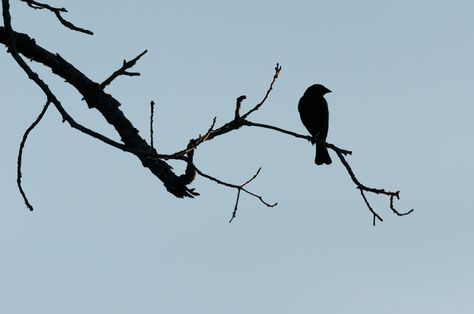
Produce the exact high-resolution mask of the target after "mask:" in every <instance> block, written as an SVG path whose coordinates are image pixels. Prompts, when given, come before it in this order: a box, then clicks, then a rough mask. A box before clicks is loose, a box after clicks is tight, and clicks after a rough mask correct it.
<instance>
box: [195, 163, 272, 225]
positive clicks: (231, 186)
mask: <svg viewBox="0 0 474 314" xmlns="http://www.w3.org/2000/svg"><path fill="white" fill-rule="evenodd" d="M194 169H195V170H196V172H197V173H198V174H199V175H200V176H202V177H204V178H206V179H209V180H211V181H214V182H216V183H217V184H220V185H223V186H226V187H229V188H233V189H236V190H237V197H236V200H235V205H234V210H233V212H232V217H231V218H230V220H229V223H230V222H232V220H234V218H235V217H236V216H237V209H238V206H239V199H240V194H241V191H243V192H245V193H247V194H249V195H251V196H253V197H255V198H257V199H258V200H259V201H260V202H261V203H262V204H264V205H265V206H267V207H275V206H277V205H278V203H274V204H270V203H267V202H266V201H265V200H264V199H263V197H262V196H260V195H258V194H255V193H253V192H250V191H249V190H247V189H245V186H246V185H247V184H249V183H250V182H252V181H253V180H254V179H255V178H256V177H257V176H258V175H259V173H260V170H261V168H258V170H257V172H256V173H255V174H254V175H253V176H252V177H251V178H250V179H249V180H247V181H246V182H245V183H243V184H241V185H237V184H232V183H228V182H224V181H222V180H220V179H217V178H216V177H213V176H211V175H208V174H206V173H204V172H202V171H201V170H199V169H198V168H196V166H194Z"/></svg>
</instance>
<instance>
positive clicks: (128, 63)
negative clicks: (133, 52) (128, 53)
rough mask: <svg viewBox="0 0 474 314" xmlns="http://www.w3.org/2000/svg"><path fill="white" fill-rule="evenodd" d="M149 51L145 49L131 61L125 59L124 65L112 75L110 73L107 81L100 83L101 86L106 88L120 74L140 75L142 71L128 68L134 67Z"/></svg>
mask: <svg viewBox="0 0 474 314" xmlns="http://www.w3.org/2000/svg"><path fill="white" fill-rule="evenodd" d="M147 52H148V50H145V51H143V52H142V53H140V54H139V55H138V56H136V57H135V58H133V59H132V60H130V61H127V60H123V64H122V67H121V68H120V69H118V70H117V71H115V72H114V73H112V75H110V76H109V77H108V78H107V79H106V80H105V81H103V82H102V83H101V84H100V88H101V89H104V88H105V87H107V85H109V84H110V83H112V81H113V80H115V79H116V78H117V77H119V76H120V75H126V76H140V73H138V72H127V70H128V69H130V68H131V67H133V66H134V65H135V64H136V63H137V61H138V60H140V58H141V57H142V56H143V55H144V54H145V53H147Z"/></svg>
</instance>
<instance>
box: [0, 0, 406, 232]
mask: <svg viewBox="0 0 474 314" xmlns="http://www.w3.org/2000/svg"><path fill="white" fill-rule="evenodd" d="M22 1H24V2H26V3H28V5H29V6H31V7H33V8H36V9H48V10H50V11H52V12H54V13H55V14H56V15H57V16H58V19H59V20H60V21H61V22H62V23H63V21H64V19H62V17H61V14H60V13H61V12H66V10H65V9H64V8H61V9H59V8H53V7H50V6H49V5H46V4H41V3H39V2H36V1H29V0H22ZM2 5H3V19H4V25H5V26H4V27H0V42H1V43H3V44H4V45H6V46H7V47H8V51H9V52H10V54H11V55H12V57H13V58H14V60H15V61H16V62H17V63H18V65H19V66H20V67H21V68H22V69H23V70H24V71H25V73H26V74H27V75H28V77H29V78H30V79H31V80H33V81H34V82H35V83H36V84H37V85H38V86H39V87H40V89H41V90H42V91H43V93H44V94H45V95H46V97H47V104H46V106H45V108H44V109H43V111H42V113H41V114H40V116H39V117H38V118H37V119H36V120H35V121H34V122H33V124H32V125H31V126H30V127H29V128H28V129H27V131H26V132H25V135H24V137H23V140H22V143H21V144H20V152H19V158H18V180H17V181H18V186H19V188H20V192H21V194H22V196H23V198H24V200H25V204H26V205H27V207H28V208H30V210H31V209H32V207H31V204H29V202H28V199H27V198H26V195H25V193H24V191H23V189H22V187H21V158H22V153H23V147H24V145H25V142H26V138H27V136H28V134H29V133H30V132H31V130H32V129H33V128H34V127H35V126H36V125H37V124H38V123H39V121H40V120H41V118H42V117H43V115H44V112H45V111H46V109H47V106H48V105H49V104H50V103H52V104H53V105H54V107H55V108H56V109H57V110H58V111H59V113H60V114H61V116H62V118H63V122H64V121H67V122H68V123H69V124H70V125H71V127H73V128H76V129H78V130H79V131H81V132H83V133H85V134H87V135H89V136H91V137H94V138H96V139H99V140H101V141H102V142H103V143H105V144H108V145H110V146H113V147H115V148H118V149H120V150H122V151H124V152H128V153H132V154H134V155H135V156H136V157H137V158H138V159H139V160H140V161H141V163H142V165H143V166H144V167H146V168H148V169H149V170H150V171H151V172H152V173H153V174H154V175H155V176H157V177H158V178H159V179H160V180H161V181H162V182H163V184H164V186H165V187H166V189H167V190H168V191H169V192H170V193H172V194H173V195H175V196H176V197H194V196H197V195H199V193H197V192H196V191H195V190H194V189H193V188H190V187H189V185H190V184H191V183H192V182H193V181H194V179H195V177H196V174H199V175H201V176H202V177H205V178H207V179H209V180H212V181H214V182H216V183H218V184H220V185H223V186H226V187H229V188H234V189H236V190H237V196H236V202H235V205H234V210H233V212H232V217H231V219H230V221H229V222H231V221H232V220H233V219H234V218H235V217H236V214H237V210H238V205H239V200H240V195H241V192H242V191H243V192H245V193H247V194H249V195H251V196H253V197H255V198H257V199H259V200H260V202H261V203H262V204H264V205H265V206H268V207H273V206H276V205H277V203H275V204H270V203H267V202H266V201H265V200H264V199H263V197H262V196H260V195H258V194H255V193H253V192H250V191H249V190H248V189H246V186H247V185H248V184H249V183H250V182H252V181H253V180H254V179H255V178H256V177H257V176H258V174H259V173H260V169H259V170H258V171H257V173H256V174H255V175H254V176H252V177H251V178H250V179H249V180H248V181H246V182H245V183H243V184H240V185H239V184H232V183H228V182H225V181H222V180H220V179H218V178H216V177H213V176H210V175H208V174H206V173H203V172H202V171H200V170H199V169H198V168H197V167H196V165H195V163H194V153H195V151H196V149H197V148H198V147H199V146H200V145H201V144H203V143H204V142H206V141H210V140H212V139H214V138H216V137H218V136H221V135H224V134H227V133H229V132H232V131H236V130H238V129H240V128H241V127H242V126H247V127H257V128H265V129H269V130H272V131H275V132H279V133H282V134H286V135H289V136H293V137H295V138H300V139H304V140H307V141H309V142H311V143H312V144H315V143H317V144H321V145H324V146H326V147H327V148H329V149H331V150H333V151H334V152H335V153H336V154H337V156H338V157H339V159H340V160H341V163H342V165H343V166H344V167H345V169H346V171H347V172H348V174H349V176H350V178H351V179H352V181H353V182H354V184H355V185H356V188H357V189H359V191H360V193H361V196H362V198H363V200H364V202H365V204H366V206H367V207H368V209H369V211H370V212H371V213H372V215H373V223H374V224H375V221H376V220H379V221H383V219H382V217H381V216H380V215H379V214H378V213H377V212H376V210H375V209H374V208H373V207H372V206H371V204H370V202H369V201H368V199H367V197H366V193H374V194H382V195H386V196H387V197H389V200H390V209H391V210H392V212H393V213H395V214H396V215H398V216H405V215H408V214H410V213H412V212H413V209H412V210H410V211H407V212H400V211H398V210H397V209H395V207H394V199H395V198H397V199H399V198H400V197H399V193H400V191H397V192H393V191H387V190H385V189H380V188H372V187H368V186H366V185H363V184H362V183H360V181H359V180H358V178H357V177H356V176H355V174H354V172H353V170H352V168H351V166H350V165H349V163H348V162H347V160H346V158H345V156H348V155H351V154H352V152H351V151H349V150H346V149H342V148H339V147H337V146H336V145H334V144H331V143H328V142H325V141H321V140H319V139H315V138H314V137H312V136H308V135H301V134H298V133H295V132H292V131H288V130H285V129H282V128H280V127H277V126H273V125H268V124H263V123H257V122H252V121H250V120H249V119H248V118H249V117H250V115H251V114H252V113H254V112H255V111H257V110H259V109H260V108H261V107H262V106H263V104H264V103H265V102H266V101H267V99H268V98H269V96H270V93H271V91H272V89H273V86H274V84H275V82H276V80H277V79H278V77H279V75H280V73H281V69H282V67H281V66H280V65H279V64H278V63H277V64H276V66H275V69H274V70H275V71H274V75H273V78H272V80H271V82H270V84H269V86H268V88H267V90H266V92H265V94H264V97H263V98H262V100H261V101H260V102H258V103H257V104H256V105H255V106H254V107H252V108H251V109H250V110H248V111H247V112H246V113H244V114H243V115H241V114H240V110H241V105H242V101H243V100H244V99H246V96H245V95H242V96H240V97H238V98H237V100H236V107H235V114H234V117H233V119H232V120H230V121H229V122H227V123H225V124H223V125H222V126H220V127H218V128H215V124H216V118H214V119H213V122H212V124H211V126H210V128H209V129H208V130H207V132H206V133H205V134H204V135H199V136H198V137H197V138H194V139H191V140H189V143H188V145H187V146H186V148H185V149H182V150H180V151H177V152H175V153H173V154H161V153H158V152H157V150H156V149H155V147H154V143H153V120H154V102H153V101H151V103H150V106H151V113H150V145H149V144H148V143H147V142H146V141H145V140H144V139H143V138H142V137H141V136H140V135H139V133H138V130H137V129H136V128H135V127H134V126H133V124H132V123H131V122H130V121H129V120H128V119H127V118H126V117H125V115H124V114H123V112H122V111H121V110H120V109H119V106H120V103H119V102H118V101H117V100H116V99H115V98H113V97H112V96H111V95H109V94H107V93H105V92H104V88H105V87H106V86H108V85H109V84H110V83H111V82H112V81H113V80H114V79H116V78H117V77H119V76H120V75H127V76H137V75H139V73H136V72H128V71H127V70H128V69H130V68H131V67H133V66H134V65H135V64H136V62H137V61H138V60H139V59H140V58H141V57H142V56H143V55H144V54H145V53H146V52H147V50H145V51H144V52H142V53H141V54H139V55H138V56H137V57H135V58H134V59H132V60H130V61H125V60H124V61H123V64H122V67H121V68H119V69H118V70H117V71H115V72H114V73H113V74H112V75H111V76H110V77H109V78H107V79H106V80H105V81H104V82H102V83H101V84H99V83H96V82H94V81H92V80H91V79H89V78H88V77H87V76H86V75H84V74H83V73H82V72H80V71H79V70H78V69H76V68H75V67H74V66H73V65H72V64H70V63H69V62H67V61H66V60H65V59H64V58H62V57H61V56H60V55H59V54H53V53H51V52H49V51H48V50H46V49H44V48H42V47H41V46H39V45H37V44H36V42H35V41H34V40H33V39H31V38H30V37H29V36H28V35H26V34H21V33H17V32H14V31H13V30H12V28H11V17H10V12H9V1H8V0H2ZM67 23H69V22H67ZM67 23H66V24H65V25H66V26H67V27H70V26H68V25H69V24H70V23H69V24H67ZM63 24H64V23H63ZM70 25H72V24H70ZM74 27H75V26H74ZM70 28H71V27H70ZM72 29H75V28H72ZM75 30H77V28H76V29H75ZM86 33H87V32H86ZM20 53H21V54H22V55H23V56H25V57H26V58H29V59H31V60H32V61H36V62H39V63H42V64H43V65H45V66H46V67H49V68H51V70H52V71H53V73H55V74H56V75H58V76H60V77H62V78H63V79H65V81H66V82H67V83H69V84H70V85H72V86H73V87H74V88H76V90H77V91H78V92H79V93H80V94H81V95H82V96H83V100H85V101H86V103H87V105H88V107H89V108H91V109H92V108H94V109H97V110H98V111H99V112H100V113H101V114H102V115H103V117H104V118H105V119H106V121H107V122H108V123H109V124H111V125H112V126H113V127H114V128H115V130H116V131H117V133H118V135H119V136H120V139H121V141H122V143H119V142H116V141H114V140H112V139H109V138H108V137H105V136H104V135H102V134H99V133H97V132H95V131H92V130H90V129H88V128H86V127H84V126H82V125H80V124H78V123H77V122H76V121H75V120H74V119H73V118H72V117H71V116H70V115H69V114H68V113H67V112H66V110H65V109H64V107H63V106H62V105H61V103H60V101H59V100H58V99H57V98H56V96H55V95H54V94H53V92H52V91H51V90H50V88H49V86H48V85H46V83H45V82H44V81H43V80H41V78H40V77H39V76H38V75H37V74H36V73H35V72H33V71H32V70H31V68H30V67H29V66H28V65H27V64H26V62H25V61H24V60H23V59H22V57H20V55H19V54H20ZM170 159H174V160H181V161H184V162H186V164H187V166H186V169H185V172H184V173H183V174H181V175H176V174H175V173H174V172H173V171H172V168H171V167H170V166H169V165H168V164H167V163H166V160H170Z"/></svg>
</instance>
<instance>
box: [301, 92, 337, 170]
mask: <svg viewBox="0 0 474 314" xmlns="http://www.w3.org/2000/svg"><path fill="white" fill-rule="evenodd" d="M330 92H331V91H330V90H329V89H327V88H326V87H324V86H323V85H321V84H314V85H311V86H310V87H308V89H307V90H306V92H304V95H303V97H301V98H300V101H299V103H298V111H299V112H300V117H301V122H303V124H304V126H305V127H306V129H307V130H308V132H309V133H310V134H311V135H312V136H313V138H316V139H319V140H322V141H326V137H327V135H328V127H329V110H328V103H327V102H326V99H324V95H325V94H327V93H330ZM314 162H315V163H316V164H317V165H322V164H327V165H330V164H331V162H332V161H331V157H330V156H329V153H328V150H327V148H326V146H324V145H322V144H318V143H316V158H315V160H314Z"/></svg>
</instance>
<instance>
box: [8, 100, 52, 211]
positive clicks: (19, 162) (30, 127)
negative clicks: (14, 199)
mask: <svg viewBox="0 0 474 314" xmlns="http://www.w3.org/2000/svg"><path fill="white" fill-rule="evenodd" d="M50 103H51V102H50V101H49V100H48V101H46V104H45V105H44V107H43V109H42V110H41V112H40V114H39V115H38V117H37V118H36V119H35V120H34V121H33V123H32V124H31V125H30V126H29V127H28V128H27V129H26V131H25V134H23V138H22V139H21V143H20V149H19V151H18V161H17V172H16V173H17V176H16V182H17V185H18V189H19V190H20V194H21V196H22V197H23V200H24V201H25V205H26V207H27V208H28V209H29V210H30V211H32V210H33V206H32V205H31V203H30V202H29V201H28V197H27V196H26V193H25V191H24V190H23V187H22V185H21V177H22V173H21V165H22V159H23V149H24V148H25V143H26V139H27V138H28V135H29V134H30V132H31V131H33V129H34V128H35V127H36V126H37V125H38V124H39V123H40V121H41V119H42V118H43V116H44V114H45V113H46V111H47V110H48V107H49V104H50Z"/></svg>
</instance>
